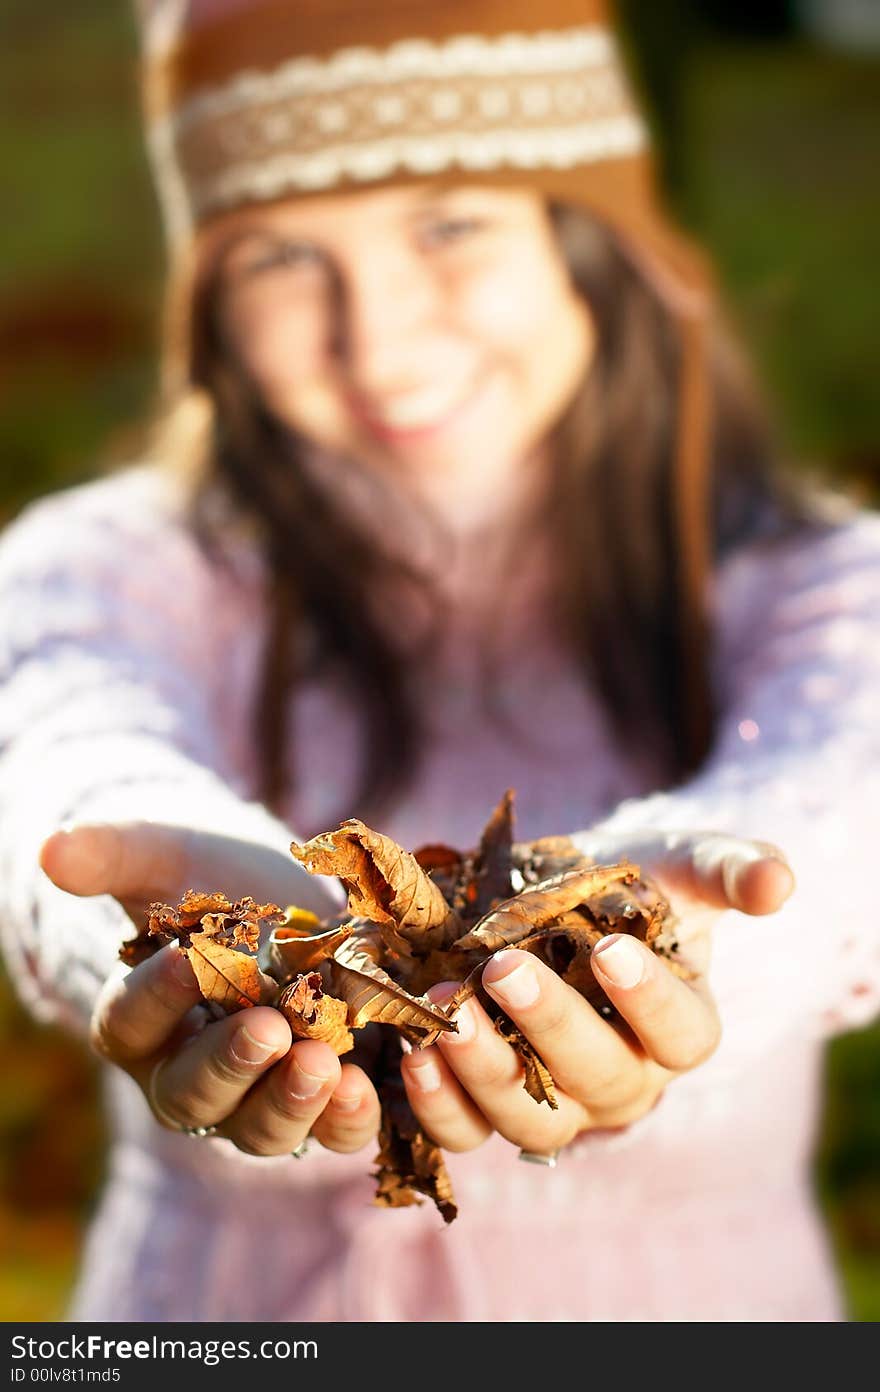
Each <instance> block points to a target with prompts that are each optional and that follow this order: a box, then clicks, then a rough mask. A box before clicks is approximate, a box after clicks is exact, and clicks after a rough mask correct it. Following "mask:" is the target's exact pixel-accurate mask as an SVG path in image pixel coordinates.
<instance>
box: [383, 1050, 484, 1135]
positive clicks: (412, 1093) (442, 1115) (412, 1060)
mask: <svg viewBox="0 0 880 1392" xmlns="http://www.w3.org/2000/svg"><path fill="white" fill-rule="evenodd" d="M400 1071H401V1074H402V1076H403V1081H404V1085H405V1086H406V1095H407V1097H408V1098H409V1104H410V1106H411V1107H412V1109H413V1111H414V1112H415V1114H416V1117H417V1118H418V1120H419V1122H420V1124H421V1125H422V1126H423V1127H424V1129H425V1130H426V1131H427V1133H428V1135H429V1136H431V1137H432V1139H433V1140H435V1141H436V1142H437V1144H438V1145H439V1146H442V1147H443V1149H444V1150H450V1151H463V1150H473V1149H474V1148H475V1147H476V1146H479V1145H482V1144H483V1142H484V1141H485V1140H487V1139H488V1137H489V1136H491V1134H492V1127H491V1126H490V1125H489V1122H488V1121H487V1120H486V1118H485V1116H484V1115H483V1113H482V1112H481V1111H480V1109H479V1107H477V1106H476V1104H475V1103H474V1102H473V1101H472V1100H471V1098H470V1097H469V1096H468V1094H467V1093H466V1092H465V1090H464V1088H463V1087H462V1085H461V1083H460V1082H459V1081H458V1079H457V1078H456V1076H455V1074H454V1073H453V1071H452V1069H451V1068H450V1067H449V1064H448V1063H447V1062H446V1060H445V1059H444V1057H443V1055H442V1053H441V1052H440V1050H439V1049H436V1048H428V1049H414V1050H413V1052H412V1053H411V1054H406V1055H404V1057H403V1058H402V1059H401V1061H400Z"/></svg>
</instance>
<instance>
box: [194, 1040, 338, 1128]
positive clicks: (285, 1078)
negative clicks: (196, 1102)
mask: <svg viewBox="0 0 880 1392" xmlns="http://www.w3.org/2000/svg"><path fill="white" fill-rule="evenodd" d="M340 1073H341V1069H340V1065H339V1059H338V1058H337V1057H336V1055H335V1054H334V1052H333V1050H332V1049H331V1048H330V1046H329V1045H328V1044H323V1043H321V1042H320V1041H319V1040H317V1039H304V1040H301V1041H299V1042H298V1043H296V1044H294V1045H293V1047H292V1048H291V1050H290V1051H289V1053H288V1054H287V1057H286V1058H284V1059H283V1060H282V1061H281V1062H280V1063H278V1064H276V1065H275V1067H274V1068H271V1069H270V1070H269V1072H268V1073H267V1074H266V1075H265V1076H264V1077H263V1078H261V1079H260V1081H259V1082H257V1083H255V1084H254V1086H253V1087H252V1088H250V1090H249V1091H248V1092H247V1093H246V1095H245V1097H244V1098H243V1100H242V1101H241V1103H240V1104H239V1106H238V1107H237V1108H236V1109H235V1111H234V1112H233V1113H232V1114H231V1115H230V1116H229V1117H228V1118H227V1120H226V1121H225V1122H224V1123H223V1124H222V1125H221V1126H220V1127H219V1128H218V1129H219V1131H220V1134H221V1135H223V1136H226V1137H228V1139H229V1140H231V1141H234V1142H235V1144H236V1145H237V1146H238V1148H239V1150H243V1151H246V1152H247V1153H248V1154H249V1155H289V1154H290V1152H291V1151H292V1150H296V1148H297V1146H298V1145H300V1144H301V1143H302V1142H303V1141H304V1140H305V1138H306V1136H307V1135H308V1134H309V1132H310V1130H311V1129H312V1125H313V1123H314V1122H315V1121H316V1120H317V1118H318V1117H319V1116H320V1115H321V1112H322V1111H323V1110H324V1108H325V1107H326V1105H327V1102H328V1100H329V1098H330V1094H331V1093H332V1091H333V1089H334V1087H335V1086H336V1085H337V1083H338V1082H339V1078H340Z"/></svg>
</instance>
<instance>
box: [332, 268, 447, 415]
mask: <svg viewBox="0 0 880 1392" xmlns="http://www.w3.org/2000/svg"><path fill="white" fill-rule="evenodd" d="M440 308H441V306H440V302H439V297H438V295H437V292H436V288H435V287H434V285H433V282H432V279H431V277H430V275H429V274H428V273H427V271H426V270H425V269H424V267H422V266H420V265H419V264H418V262H417V261H414V260H412V259H410V258H409V257H407V256H406V255H404V254H402V253H400V252H399V251H392V250H391V249H390V248H389V249H388V250H387V251H385V252H384V253H383V254H382V255H381V256H373V255H371V256H370V257H369V258H367V257H364V258H363V259H361V260H360V261H359V262H358V263H357V264H356V265H353V266H351V267H349V268H347V269H346V271H345V272H344V273H343V274H342V275H341V276H340V279H339V285H338V290H337V304H336V313H335V321H336V322H335V329H336V333H335V344H334V346H335V349H336V352H337V355H338V356H339V359H340V361H341V362H342V364H343V365H344V367H345V369H346V371H347V373H348V374H349V375H350V377H351V378H352V380H353V381H354V382H355V384H356V385H357V387H358V388H359V389H360V390H361V391H364V392H369V393H373V394H375V395H379V394H381V393H382V392H390V391H393V390H395V389H399V388H400V387H402V386H405V385H406V384H407V382H410V381H412V379H413V377H414V376H417V375H418V372H419V359H420V355H421V351H422V349H423V347H425V346H426V344H427V340H428V339H429V337H430V335H431V333H432V331H436V329H437V328H438V326H439V323H440Z"/></svg>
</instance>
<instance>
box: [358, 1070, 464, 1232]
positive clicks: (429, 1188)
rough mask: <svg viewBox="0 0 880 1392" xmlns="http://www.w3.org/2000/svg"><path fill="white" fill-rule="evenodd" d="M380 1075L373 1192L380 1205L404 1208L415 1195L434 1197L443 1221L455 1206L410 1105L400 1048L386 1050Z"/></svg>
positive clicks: (437, 1154) (439, 1157)
mask: <svg viewBox="0 0 880 1392" xmlns="http://www.w3.org/2000/svg"><path fill="white" fill-rule="evenodd" d="M383 1073H384V1076H383V1077H382V1079H381V1080H380V1082H379V1087H378V1091H379V1099H380V1101H381V1104H382V1122H381V1126H380V1130H379V1153H378V1155H377V1156H376V1159H375V1164H376V1165H377V1166H378V1169H377V1170H376V1171H375V1174H374V1178H375V1180H376V1196H375V1199H374V1203H376V1204H378V1205H379V1207H381V1208H407V1207H409V1206H410V1205H411V1204H417V1203H421V1199H420V1198H419V1197H418V1196H419V1194H424V1195H425V1196H426V1197H427V1198H429V1199H432V1200H433V1202H434V1204H435V1205H436V1207H437V1209H438V1210H439V1212H440V1213H441V1214H442V1216H443V1219H444V1221H445V1222H446V1223H451V1222H452V1220H453V1219H454V1218H455V1216H456V1214H457V1212H458V1209H457V1207H456V1205H455V1200H454V1198H453V1194H452V1184H451V1182H450V1179H449V1174H448V1171H447V1169H446V1164H445V1162H444V1159H443V1152H442V1151H441V1149H440V1147H439V1146H438V1145H436V1144H435V1143H434V1141H432V1140H431V1139H430V1137H428V1136H426V1135H425V1133H424V1131H423V1130H422V1129H421V1126H420V1125H419V1122H418V1119H417V1117H416V1115H415V1113H414V1112H413V1110H412V1108H411V1107H410V1105H409V1100H408V1098H407V1096H406V1090H405V1088H404V1086H403V1081H402V1079H401V1077H400V1057H399V1052H398V1053H396V1054H391V1056H390V1058H389V1057H388V1055H387V1054H386V1060H385V1063H384V1069H383Z"/></svg>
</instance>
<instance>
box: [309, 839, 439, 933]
mask: <svg viewBox="0 0 880 1392" xmlns="http://www.w3.org/2000/svg"><path fill="white" fill-rule="evenodd" d="M290 850H291V854H292V856H293V857H294V859H295V860H297V861H299V862H300V864H302V865H304V866H305V868H306V869H307V870H308V871H309V873H310V874H313V875H315V874H317V875H337V876H338V877H339V878H340V879H341V880H342V881H343V883H344V884H345V886H346V888H347V890H348V908H349V913H351V914H352V915H353V916H358V917H362V918H368V919H371V920H372V921H373V922H375V923H378V924H379V926H380V928H381V931H382V936H383V938H384V939H385V942H386V943H387V945H388V947H389V948H390V950H391V951H392V952H397V953H401V954H403V955H405V956H409V955H410V954H411V953H413V952H416V953H418V954H421V955H426V954H427V953H428V952H430V951H431V950H432V949H433V948H437V947H446V946H448V945H449V944H450V943H451V942H452V941H453V939H454V938H456V937H458V936H459V934H460V931H461V925H460V923H459V920H458V916H457V914H456V913H455V911H454V909H452V908H451V907H450V905H449V904H447V902H446V900H445V899H444V897H443V894H442V893H441V891H440V889H439V888H438V887H437V885H436V884H434V882H433V881H432V880H431V879H430V878H429V877H428V875H427V874H426V873H425V871H424V870H423V869H422V867H421V866H420V865H419V863H418V861H417V860H416V858H415V856H413V855H411V854H410V853H409V852H408V851H405V850H403V849H402V847H400V846H398V844H397V842H396V841H392V839H391V837H390V836H382V835H381V834H380V833H379V832H377V831H373V830H372V829H371V828H370V827H368V826H366V825H365V824H364V823H363V822H361V821H358V820H357V819H355V818H351V819H349V820H348V821H345V822H343V823H342V824H341V826H340V827H339V828H338V829H337V830H336V831H331V832H327V833H326V834H325V835H322V836H314V837H312V839H311V840H310V841H307V842H306V843H305V844H304V845H302V846H300V845H299V844H298V843H297V842H296V841H294V842H293V843H292V845H291V848H290Z"/></svg>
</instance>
